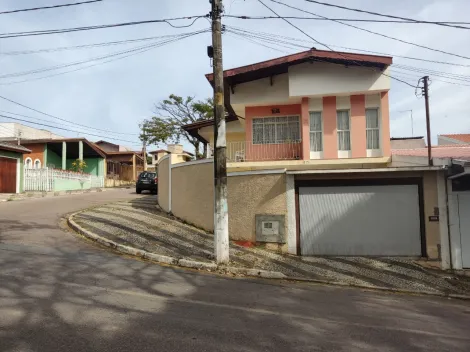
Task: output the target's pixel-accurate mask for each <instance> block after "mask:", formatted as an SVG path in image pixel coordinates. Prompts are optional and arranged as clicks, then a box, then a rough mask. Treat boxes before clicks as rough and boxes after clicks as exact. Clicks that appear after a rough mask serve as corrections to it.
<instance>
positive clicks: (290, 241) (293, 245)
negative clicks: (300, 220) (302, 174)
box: [286, 174, 297, 255]
mask: <svg viewBox="0 0 470 352" xmlns="http://www.w3.org/2000/svg"><path fill="white" fill-rule="evenodd" d="M286 197H287V199H286V200H287V218H286V220H287V221H286V222H287V251H288V252H289V254H294V255H296V254H297V220H296V216H295V178H294V175H287V174H286Z"/></svg>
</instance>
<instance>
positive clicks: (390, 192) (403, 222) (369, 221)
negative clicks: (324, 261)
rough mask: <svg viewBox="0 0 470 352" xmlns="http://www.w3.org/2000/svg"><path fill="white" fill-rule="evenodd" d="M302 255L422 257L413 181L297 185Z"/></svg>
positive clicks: (417, 209)
mask: <svg viewBox="0 0 470 352" xmlns="http://www.w3.org/2000/svg"><path fill="white" fill-rule="evenodd" d="M299 211H300V241H301V242H300V244H301V254H302V255H371V256H386V255H390V256H421V226H420V224H421V221H420V209H419V192H418V186H417V185H386V186H382V185H381V186H338V187H336V186H335V187H300V188H299Z"/></svg>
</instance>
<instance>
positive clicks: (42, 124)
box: [0, 114, 137, 144]
mask: <svg viewBox="0 0 470 352" xmlns="http://www.w3.org/2000/svg"><path fill="white" fill-rule="evenodd" d="M0 117H3V118H5V119H9V120H13V121H20V122H26V123H30V124H33V125H38V126H45V127H50V128H55V129H57V130H63V131H67V132H74V133H81V134H85V135H87V136H93V137H98V138H103V139H111V140H115V141H120V142H126V143H133V144H137V143H136V141H129V140H125V139H120V138H115V137H110V136H102V135H98V134H94V133H88V132H81V131H76V130H71V129H68V128H64V127H56V126H52V125H48V124H45V123H39V122H33V121H28V120H24V119H18V118H16V117H11V116H6V115H3V114H0Z"/></svg>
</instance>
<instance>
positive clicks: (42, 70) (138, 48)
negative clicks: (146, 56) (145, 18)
mask: <svg viewBox="0 0 470 352" xmlns="http://www.w3.org/2000/svg"><path fill="white" fill-rule="evenodd" d="M204 32H207V30H201V31H197V32H193V33H187V34H182V35H180V36H178V37H175V38H171V39H166V40H163V41H162V42H156V43H152V44H147V45H144V46H138V47H134V48H132V49H128V50H124V51H119V52H114V53H111V54H107V55H102V56H98V57H93V58H90V59H87V60H82V61H75V62H71V63H68V64H61V65H54V66H50V67H44V68H40V69H35V70H29V71H20V72H15V73H9V74H4V75H1V76H0V79H4V78H11V77H19V76H24V75H29V74H36V73H42V72H48V71H52V70H57V69H61V68H67V67H71V66H76V65H82V64H84V63H88V62H93V61H99V60H105V59H107V58H111V57H115V56H121V55H125V54H128V53H133V52H136V51H141V50H143V49H147V48H150V49H152V48H154V47H157V46H161V45H163V44H167V43H170V42H172V41H174V40H175V39H177V38H180V39H184V38H186V37H188V36H192V35H195V34H200V33H204ZM108 62H109V61H108Z"/></svg>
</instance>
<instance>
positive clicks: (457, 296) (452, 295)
mask: <svg viewBox="0 0 470 352" xmlns="http://www.w3.org/2000/svg"><path fill="white" fill-rule="evenodd" d="M285 280H288V281H298V282H311V283H316V284H322V285H329V286H341V287H354V288H361V289H364V290H373V291H382V292H392V293H403V294H409V295H422V296H434V297H446V298H454V299H461V300H470V296H467V295H460V294H456V293H442V292H432V291H416V290H406V289H399V288H393V287H382V286H364V285H357V284H346V283H343V282H337V281H328V280H319V279H306V278H299V277H292V276H286V277H285Z"/></svg>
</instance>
